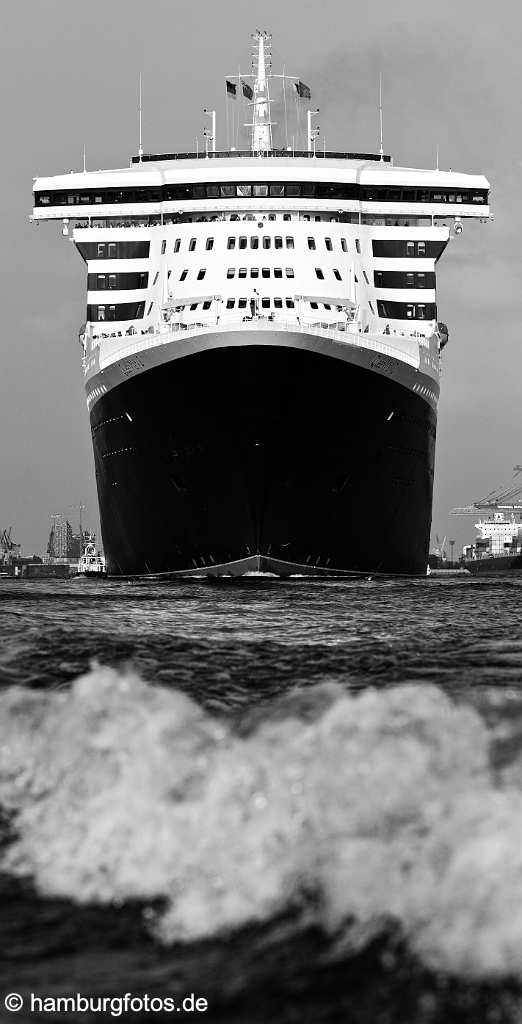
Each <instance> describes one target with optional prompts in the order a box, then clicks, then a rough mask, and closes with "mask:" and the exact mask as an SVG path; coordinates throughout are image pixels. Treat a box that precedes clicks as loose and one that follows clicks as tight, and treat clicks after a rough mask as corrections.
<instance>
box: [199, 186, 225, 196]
mask: <svg viewBox="0 0 522 1024" xmlns="http://www.w3.org/2000/svg"><path fill="white" fill-rule="evenodd" d="M197 187H198V186H197V185H196V186H195V188H197ZM200 188H201V186H200ZM206 193H207V198H208V199H217V198H218V197H219V185H207V186H206Z"/></svg>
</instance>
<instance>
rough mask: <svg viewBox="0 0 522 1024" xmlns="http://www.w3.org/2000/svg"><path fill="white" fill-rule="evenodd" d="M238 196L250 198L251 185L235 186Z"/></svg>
mask: <svg viewBox="0 0 522 1024" xmlns="http://www.w3.org/2000/svg"><path fill="white" fill-rule="evenodd" d="M236 189H237V194H238V196H251V195H252V186H251V185H236Z"/></svg>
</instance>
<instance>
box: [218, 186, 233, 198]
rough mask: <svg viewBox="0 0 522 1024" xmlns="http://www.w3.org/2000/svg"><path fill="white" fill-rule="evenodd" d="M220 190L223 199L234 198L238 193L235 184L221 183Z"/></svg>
mask: <svg viewBox="0 0 522 1024" xmlns="http://www.w3.org/2000/svg"><path fill="white" fill-rule="evenodd" d="M219 191H220V193H221V195H222V196H223V199H233V198H234V196H235V194H236V187H235V185H220V186H219Z"/></svg>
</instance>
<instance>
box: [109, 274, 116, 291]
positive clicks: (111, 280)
mask: <svg viewBox="0 0 522 1024" xmlns="http://www.w3.org/2000/svg"><path fill="white" fill-rule="evenodd" d="M116 287H117V285H116V274H109V288H116Z"/></svg>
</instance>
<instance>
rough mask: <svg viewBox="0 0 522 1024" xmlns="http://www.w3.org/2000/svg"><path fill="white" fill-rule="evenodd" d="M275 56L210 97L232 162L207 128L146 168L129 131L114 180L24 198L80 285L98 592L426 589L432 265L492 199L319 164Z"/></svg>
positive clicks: (416, 177)
mask: <svg viewBox="0 0 522 1024" xmlns="http://www.w3.org/2000/svg"><path fill="white" fill-rule="evenodd" d="M270 48H271V42H270V37H269V36H268V34H267V33H265V32H256V33H255V35H254V37H253V53H252V65H251V73H249V74H248V75H246V74H245V75H244V74H241V73H240V72H239V73H238V74H237V75H236V76H235V77H234V76H229V77H228V78H226V79H225V90H226V97H227V99H226V104H227V108H226V109H227V111H228V113H229V130H228V135H229V138H228V145H227V147H226V148H225V147H222V148H218V146H217V144H216V134H217V129H216V115H215V112H214V111H209V112H206V113H210V115H211V121H210V122H208V123H209V126H212V127H209V130H208V131H207V133H206V135H207V138H206V146H205V150H202V151H201V152H196V153H193V152H192V153H186V152H178V153H173V152H166V153H148V152H144V151H143V146H142V142H141V109H140V136H139V149H138V154H137V155H136V156H133V157H132V158H131V160H130V164H129V166H128V167H124V168H120V169H116V170H102V171H88V170H86V169H85V167H84V169H83V170H82V171H80V172H78V173H68V174H62V175H57V176H52V177H39V178H36V179H35V181H34V210H33V220H34V222H35V223H39V222H40V221H43V220H51V221H58V222H59V223H61V225H62V231H63V233H64V235H65V236H66V237H68V238H70V239H72V240H73V242H74V244H75V247H76V249H77V250H78V252H79V254H80V256H81V257H82V258H83V260H84V261H85V263H86V270H87V311H86V317H85V320H86V322H85V324H84V325H83V326H82V327H81V329H80V334H79V337H80V342H81V346H82V358H83V368H84V373H85V387H86V395H87V407H88V410H89V415H90V423H91V430H92V439H93V447H94V460H95V470H96V481H97V488H98V496H99V505H100V518H101V529H102V535H103V547H104V551H105V554H106V559H107V569H108V573H109V575H112V576H135V577H144V576H145V577H146V576H151V577H156V576H167V577H168V576H191V575H195V576H208V575H224V576H226V575H242V574H247V573H273V574H274V575H277V576H292V575H297V576H299V575H315V576H318V575H319V576H321V575H340V576H342V575H354V574H355V575H358V574H364V575H366V574H378V573H381V574H424V573H425V572H426V565H427V559H428V543H429V534H430V524H431V506H432V490H433V467H434V453H435V432H436V419H437V401H438V396H439V380H440V368H441V352H442V350H443V348H444V345H445V344H446V342H447V340H448V331H447V328H446V327H445V325H444V324H442V323H441V322H439V320H438V312H437V302H436V283H435V277H436V266H437V261H438V260H439V258H440V257H441V256H442V254H443V252H444V250H445V248H446V246H447V244H448V241H449V239H450V238H452V237H453V236H454V235H458V234H459V233H460V232H461V231H462V227H463V224H464V221H465V220H466V219H467V218H469V219H471V220H479V221H481V222H486V221H487V220H488V218H489V215H490V214H489V205H488V202H489V198H488V197H489V184H488V181H487V180H486V178H485V177H483V176H482V175H476V174H468V173H460V172H459V173H457V172H456V171H442V170H439V169H438V168H437V169H433V170H425V169H416V168H410V167H400V166H396V165H395V164H394V162H393V160H392V159H391V157H390V156H388V155H386V154H385V153H384V152H383V148H382V133H381V146H380V151H379V152H377V153H358V152H351V151H347V152H331V151H328V150H327V149H326V146H325V145H324V144H323V146H322V147H321V145H320V144H319V143H318V139H317V129H316V128H315V127H312V125H314V126H315V121H314V120H313V118H314V116H315V114H316V113H317V111H316V110H312V109H310V100H311V93H310V88H309V87H308V86H307V85H305V84H304V83H303V82H302V81H301V79H299V78H292V77H291V76H289V75H283V76H279V75H275V74H273V73H272V64H271V56H270ZM277 89H278V90H279V99H278V112H279V111H281V112H283V111H284V114H282V115H281V118H280V124H279V125H276V124H274V123H273V122H272V120H271V104H272V105H273V97H275V96H276V90H277ZM281 97H282V98H281ZM289 109H290V111H291V112H293V111H294V110H296V111H297V117H298V119H300V121H299V123H300V125H301V126H302V128H304V132H302V133H301V137H302V135H303V134H304V137H305V139H306V141H305V143H300V145H301V147H302V148H298V145H296V133H295V132H293V134H292V133H289V130H288V110H289ZM242 117H244V119H245V120H246V122H247V127H246V131H245V129H244V128H242V129H241V132H239V133H238V130H237V126H238V125H239V123H240V121H241V118H242ZM230 124H232V132H231V128H230ZM234 126H235V129H234ZM234 131H235V134H234ZM242 133H243V138H245V137H247V138H248V139H249V145H248V148H241V141H240V140H241V134H242ZM223 134H225V133H224V132H223ZM231 136H232V137H231ZM234 143H236V144H235V145H234ZM238 143H239V145H238ZM243 146H244V144H243ZM57 299H58V296H57Z"/></svg>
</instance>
